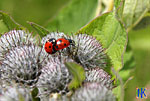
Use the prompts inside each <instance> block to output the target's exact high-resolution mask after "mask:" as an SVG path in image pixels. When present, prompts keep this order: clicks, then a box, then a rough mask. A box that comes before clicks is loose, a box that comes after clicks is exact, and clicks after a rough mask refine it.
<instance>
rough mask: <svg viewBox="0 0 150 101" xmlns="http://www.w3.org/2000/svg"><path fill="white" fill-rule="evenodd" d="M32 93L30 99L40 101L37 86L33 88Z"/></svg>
mask: <svg viewBox="0 0 150 101" xmlns="http://www.w3.org/2000/svg"><path fill="white" fill-rule="evenodd" d="M31 95H32V101H40V98H39V97H37V95H38V88H34V89H33V90H32V92H31Z"/></svg>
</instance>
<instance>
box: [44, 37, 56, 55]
mask: <svg viewBox="0 0 150 101" xmlns="http://www.w3.org/2000/svg"><path fill="white" fill-rule="evenodd" d="M55 45H56V39H54V38H51V39H49V40H48V41H46V43H45V46H44V49H45V51H46V52H47V53H49V54H54V53H56V52H57V51H56V50H55V48H54V46H55Z"/></svg>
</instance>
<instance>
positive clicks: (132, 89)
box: [0, 0, 150, 101]
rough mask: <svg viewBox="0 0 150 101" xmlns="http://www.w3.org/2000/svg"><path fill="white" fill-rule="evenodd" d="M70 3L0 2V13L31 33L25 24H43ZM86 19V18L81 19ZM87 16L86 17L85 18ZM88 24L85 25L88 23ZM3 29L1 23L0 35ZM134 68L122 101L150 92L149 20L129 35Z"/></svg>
mask: <svg viewBox="0 0 150 101" xmlns="http://www.w3.org/2000/svg"><path fill="white" fill-rule="evenodd" d="M70 1H71V0H0V10H2V11H4V12H6V13H8V14H9V15H11V16H12V18H13V19H14V20H15V21H16V22H18V23H19V24H21V25H23V26H25V27H27V28H29V29H31V27H30V26H29V24H27V22H26V21H31V22H35V23H37V24H39V25H42V26H44V27H45V26H46V24H47V23H48V22H49V21H50V20H51V19H52V18H54V17H55V16H56V15H57V14H58V12H59V11H60V10H61V9H62V8H63V7H65V5H67V4H68V3H69V2H70ZM83 16H85V15H83ZM86 16H88V15H86ZM87 23H88V22H87ZM3 29H4V26H3V24H2V23H0V31H1V32H3ZM128 38H129V39H128V40H129V45H130V47H131V49H132V51H133V59H134V60H135V63H136V66H135V68H134V70H132V73H131V74H130V76H133V79H132V80H130V81H129V82H128V84H127V86H126V89H125V101H127V100H128V101H133V100H136V97H135V96H136V87H149V88H150V73H149V72H150V16H149V17H145V18H143V19H142V20H141V21H140V22H139V23H138V25H136V27H135V28H133V29H132V30H130V31H129V33H128Z"/></svg>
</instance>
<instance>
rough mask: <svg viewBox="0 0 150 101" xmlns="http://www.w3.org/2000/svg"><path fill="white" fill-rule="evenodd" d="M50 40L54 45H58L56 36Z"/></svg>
mask: <svg viewBox="0 0 150 101" xmlns="http://www.w3.org/2000/svg"><path fill="white" fill-rule="evenodd" d="M48 41H49V42H51V43H52V44H53V45H56V39H55V38H51V39H49V40H48Z"/></svg>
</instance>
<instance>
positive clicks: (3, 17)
mask: <svg viewBox="0 0 150 101" xmlns="http://www.w3.org/2000/svg"><path fill="white" fill-rule="evenodd" d="M0 16H1V17H0V19H1V20H2V21H3V22H4V24H5V25H6V27H7V28H8V30H13V29H16V30H19V29H25V28H24V27H22V26H21V25H19V24H18V23H16V22H15V21H14V20H13V19H12V18H11V17H10V16H9V15H8V14H6V13H4V12H2V11H0Z"/></svg>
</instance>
